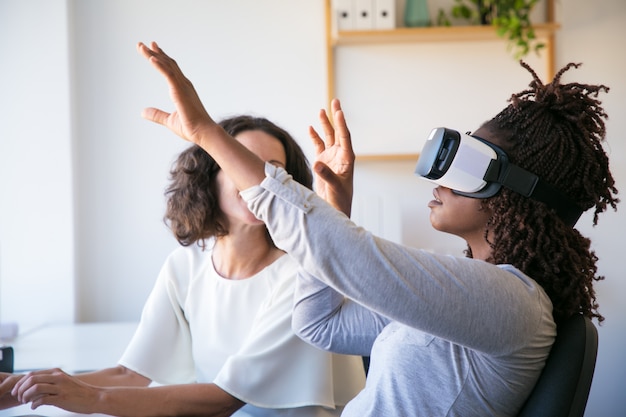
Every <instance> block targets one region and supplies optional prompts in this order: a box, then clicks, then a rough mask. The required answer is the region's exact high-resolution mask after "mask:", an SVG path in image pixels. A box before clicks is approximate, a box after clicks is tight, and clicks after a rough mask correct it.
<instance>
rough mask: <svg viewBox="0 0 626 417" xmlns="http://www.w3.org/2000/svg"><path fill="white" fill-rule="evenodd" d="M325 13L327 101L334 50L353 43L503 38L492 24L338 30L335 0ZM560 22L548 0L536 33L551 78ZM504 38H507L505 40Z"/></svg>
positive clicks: (330, 95) (384, 157)
mask: <svg viewBox="0 0 626 417" xmlns="http://www.w3.org/2000/svg"><path fill="white" fill-rule="evenodd" d="M325 16H326V19H325V20H326V28H325V29H326V63H327V68H326V73H327V97H328V102H329V103H330V100H332V99H333V98H334V97H335V96H336V78H335V50H336V48H340V47H347V46H350V45H367V44H370V45H372V44H381V43H400V42H405V43H406V42H409V43H418V42H476V41H485V40H498V39H501V38H500V37H499V36H498V35H497V33H496V31H495V29H494V28H493V27H492V26H478V25H476V26H431V27H415V28H413V27H411V28H408V27H399V28H396V29H390V30H359V31H357V30H354V31H336V30H335V28H334V24H333V20H334V17H333V9H332V0H325ZM559 28H560V25H559V24H558V23H556V22H555V21H554V0H546V23H542V24H538V25H535V26H534V29H535V36H536V37H537V39H539V40H541V41H542V42H543V43H544V44H545V47H544V48H543V50H542V54H545V65H546V74H547V77H548V78H549V79H551V78H552V77H553V76H554V74H555V60H554V56H555V52H554V47H555V36H554V34H555V32H556V31H557V30H558V29H559ZM502 42H506V41H505V40H502ZM417 156H418V155H417V154H383V155H361V156H357V159H358V160H361V161H379V160H380V161H389V160H409V159H416V158H417Z"/></svg>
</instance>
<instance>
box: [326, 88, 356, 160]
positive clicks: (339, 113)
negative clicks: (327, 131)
mask: <svg viewBox="0 0 626 417" xmlns="http://www.w3.org/2000/svg"><path fill="white" fill-rule="evenodd" d="M331 107H332V110H333V120H334V122H335V140H336V141H337V142H339V146H340V147H341V148H342V149H343V151H344V152H347V153H348V154H351V155H353V154H354V150H353V149H352V138H351V136H350V129H348V124H347V123H346V118H345V114H344V113H343V110H342V109H341V103H340V102H339V99H334V100H333V101H332V104H331Z"/></svg>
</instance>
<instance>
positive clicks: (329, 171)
mask: <svg viewBox="0 0 626 417" xmlns="http://www.w3.org/2000/svg"><path fill="white" fill-rule="evenodd" d="M331 113H332V114H331V116H332V119H333V122H334V125H335V127H333V124H332V123H331V122H330V119H329V117H328V114H327V113H326V111H325V110H320V113H319V119H320V123H321V125H322V130H323V133H324V139H322V138H321V137H320V135H319V134H318V133H317V131H316V130H315V129H314V128H313V127H309V135H310V136H311V140H312V141H313V146H314V147H315V153H316V160H315V163H314V164H313V172H314V173H315V176H316V191H317V193H318V194H319V195H320V196H321V197H322V198H323V199H325V200H326V201H327V202H328V203H329V204H331V205H332V206H333V207H335V208H336V209H337V210H340V211H342V212H343V213H345V214H346V215H347V216H348V217H349V216H350V213H351V210H352V195H353V192H354V187H353V179H354V159H355V157H354V150H353V149H352V140H351V138H350V131H349V130H348V126H347V124H346V120H345V117H344V113H343V110H341V103H340V102H339V100H337V99H334V100H333V101H332V102H331Z"/></svg>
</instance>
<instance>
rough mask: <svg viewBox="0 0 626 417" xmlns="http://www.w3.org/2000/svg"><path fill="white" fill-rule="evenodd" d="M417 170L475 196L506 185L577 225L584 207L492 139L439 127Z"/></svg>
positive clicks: (445, 185)
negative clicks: (514, 161) (515, 160)
mask: <svg viewBox="0 0 626 417" xmlns="http://www.w3.org/2000/svg"><path fill="white" fill-rule="evenodd" d="M415 173H416V174H417V175H419V176H420V177H423V178H425V179H427V180H429V181H431V182H433V183H435V184H438V185H442V186H444V187H447V188H450V189H451V190H452V191H453V192H454V193H455V194H459V195H463V196H466V197H472V198H489V197H493V196H494V195H496V194H497V193H498V191H500V188H502V187H506V188H509V189H511V190H513V191H515V192H518V193H520V194H522V195H523V196H525V197H530V198H533V199H535V200H538V201H542V202H544V203H546V204H547V205H548V206H550V207H552V208H553V209H555V210H556V213H557V215H558V216H559V217H561V219H563V221H564V222H565V223H566V224H568V225H570V226H572V227H573V226H574V225H575V224H576V221H578V218H579V217H580V215H581V214H582V212H583V210H582V209H580V208H579V207H578V206H577V205H576V204H574V203H573V202H572V201H571V200H570V199H569V198H568V197H567V196H565V195H564V194H563V193H562V192H560V191H559V190H557V189H555V188H554V187H552V186H551V185H549V184H546V183H545V182H543V181H541V179H540V178H539V177H538V176H537V175H535V174H533V173H531V172H529V171H526V170H525V169H523V168H520V167H518V166H517V165H514V164H512V163H510V162H509V158H508V156H507V154H506V152H504V151H503V150H502V149H501V148H499V147H498V146H496V145H494V144H493V143H491V142H487V141H486V140H484V139H482V138H479V137H477V136H472V135H470V134H469V133H465V134H463V133H459V132H457V131H456V130H452V129H448V128H445V127H439V128H435V129H433V130H432V132H431V133H430V136H429V137H428V140H427V141H426V143H425V144H424V148H423V149H422V152H421V153H420V157H419V159H418V161H417V167H416V168H415Z"/></svg>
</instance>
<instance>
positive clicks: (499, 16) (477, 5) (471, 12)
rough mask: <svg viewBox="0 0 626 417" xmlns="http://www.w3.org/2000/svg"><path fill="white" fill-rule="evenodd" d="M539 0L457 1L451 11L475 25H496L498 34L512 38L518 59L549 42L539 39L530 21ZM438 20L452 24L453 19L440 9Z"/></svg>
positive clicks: (508, 38)
mask: <svg viewBox="0 0 626 417" xmlns="http://www.w3.org/2000/svg"><path fill="white" fill-rule="evenodd" d="M538 1H539V0H454V5H453V6H452V8H451V10H450V14H451V16H452V17H453V18H455V19H461V20H466V21H469V22H470V23H471V24H487V25H492V26H493V27H494V28H495V29H496V33H497V34H498V35H499V36H500V37H503V38H506V39H507V40H508V46H509V50H512V52H513V55H514V56H515V58H516V59H519V58H522V57H524V56H526V55H527V54H528V53H529V52H530V51H535V52H539V51H540V50H541V49H542V48H543V47H545V44H544V43H542V42H539V41H538V40H537V38H536V36H535V31H534V29H533V27H532V24H531V21H530V12H531V11H532V9H533V7H534V6H535V5H536V4H537V2H538ZM438 22H439V24H440V25H443V26H450V24H451V23H450V18H449V17H448V15H447V13H446V12H445V11H443V10H442V9H440V10H439V17H438Z"/></svg>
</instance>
